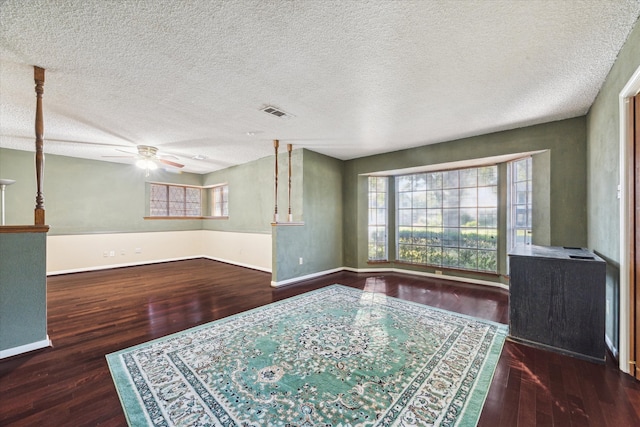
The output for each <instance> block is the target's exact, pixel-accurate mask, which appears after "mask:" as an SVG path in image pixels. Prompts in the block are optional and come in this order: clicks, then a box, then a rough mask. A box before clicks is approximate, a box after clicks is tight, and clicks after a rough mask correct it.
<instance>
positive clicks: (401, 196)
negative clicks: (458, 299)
mask: <svg viewBox="0 0 640 427" xmlns="http://www.w3.org/2000/svg"><path fill="white" fill-rule="evenodd" d="M409 176H411V175H407V176H406V177H404V178H403V179H404V180H407V181H408V177H409ZM425 178H426V180H425ZM399 179H400V177H399ZM423 182H426V190H424V185H423V184H422V183H423ZM479 182H480V183H481V184H482V186H480V187H478V183H479ZM497 182H498V168H497V166H490V167H485V168H480V169H463V170H455V171H438V172H429V173H426V174H416V175H413V180H411V185H410V186H408V185H406V186H404V187H403V188H405V189H406V191H405V192H400V185H401V184H400V183H399V186H398V191H399V193H398V210H397V216H396V221H397V227H398V228H397V233H396V234H397V236H398V237H397V239H398V240H397V242H398V259H399V260H400V261H405V262H410V263H426V264H429V265H434V266H449V267H452V268H453V267H455V268H465V269H474V270H477V269H478V259H479V258H478V249H479V248H482V249H483V256H484V255H486V254H484V252H486V253H487V254H488V255H487V256H484V257H483V258H482V259H483V260H484V264H483V265H482V269H483V270H482V271H496V268H497V266H496V265H497V264H496V263H495V262H491V261H492V260H493V259H494V258H495V252H496V249H497V211H498V196H497V195H498V191H497ZM409 195H410V197H409ZM425 200H426V209H425V203H424V202H425ZM525 220H526V218H525ZM425 225H426V227H425ZM410 226H412V228H411V235H410V236H409V235H408V233H409V231H408V229H409V227H410ZM407 244H410V247H409V246H408V245H407ZM425 254H426V257H425ZM491 257H493V258H491ZM487 259H488V260H489V261H486V260H487ZM492 265H493V266H494V269H493V270H491V266H492Z"/></svg>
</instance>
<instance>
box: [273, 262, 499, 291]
mask: <svg viewBox="0 0 640 427" xmlns="http://www.w3.org/2000/svg"><path fill="white" fill-rule="evenodd" d="M338 271H350V272H352V273H402V274H413V275H415V276H426V277H433V278H434V279H444V280H452V281H456V282H464V283H472V284H474V285H482V286H491V287H494V288H500V289H506V290H509V285H507V284H504V283H500V282H491V281H489V280H479V279H470V278H466V277H458V276H450V275H447V274H434V273H427V272H425V271H415V270H404V269H402V268H353V267H339V268H334V269H331V270H324V271H319V272H317V273H313V274H308V275H306V276H300V277H294V278H291V279H287V280H282V281H279V282H271V286H272V287H274V288H277V287H279V286H284V285H290V284H292V283H296V282H301V281H303V280H308V279H313V278H315V277H319V276H324V275H325V274H331V273H336V272H338Z"/></svg>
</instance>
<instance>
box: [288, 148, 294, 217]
mask: <svg viewBox="0 0 640 427" xmlns="http://www.w3.org/2000/svg"><path fill="white" fill-rule="evenodd" d="M291 150H293V145H291V144H287V151H288V152H289V192H288V197H289V216H288V217H287V220H288V221H289V222H293V214H292V213H291Z"/></svg>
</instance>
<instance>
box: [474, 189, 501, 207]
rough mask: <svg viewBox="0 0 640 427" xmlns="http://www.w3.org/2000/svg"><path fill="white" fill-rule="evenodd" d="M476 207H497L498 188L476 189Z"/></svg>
mask: <svg viewBox="0 0 640 427" xmlns="http://www.w3.org/2000/svg"><path fill="white" fill-rule="evenodd" d="M478 206H498V187H478Z"/></svg>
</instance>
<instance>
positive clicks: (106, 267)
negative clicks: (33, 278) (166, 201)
mask: <svg viewBox="0 0 640 427" xmlns="http://www.w3.org/2000/svg"><path fill="white" fill-rule="evenodd" d="M197 258H205V257H204V256H186V257H178V258H166V259H155V260H147V261H140V262H125V263H121V264H107V265H96V266H91V267H82V268H72V269H70V270H58V271H49V272H47V276H56V275H59V274H69V273H83V272H86V271H97V270H109V269H111V268H121V267H135V266H137V265H148V264H160V263H162V262H171V261H184V260H187V259H197Z"/></svg>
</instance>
